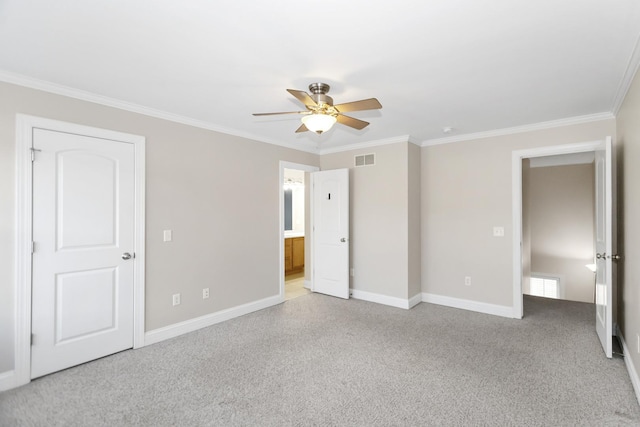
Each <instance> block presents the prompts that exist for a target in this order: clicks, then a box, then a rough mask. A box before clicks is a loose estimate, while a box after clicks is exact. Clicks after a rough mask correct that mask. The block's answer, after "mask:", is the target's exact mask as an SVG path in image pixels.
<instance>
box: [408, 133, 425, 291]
mask: <svg viewBox="0 0 640 427" xmlns="http://www.w3.org/2000/svg"><path fill="white" fill-rule="evenodd" d="M408 149H409V152H408V180H409V183H408V186H409V188H408V207H407V209H408V215H409V222H408V226H409V229H408V230H407V232H408V234H409V260H408V261H409V289H408V295H407V297H408V298H412V297H414V296H416V295H420V294H421V293H422V248H421V246H422V242H421V241H420V239H421V236H422V221H421V217H420V212H421V205H422V198H421V194H420V173H421V168H420V161H421V155H420V151H421V148H419V147H418V146H416V145H414V144H409V145H408Z"/></svg>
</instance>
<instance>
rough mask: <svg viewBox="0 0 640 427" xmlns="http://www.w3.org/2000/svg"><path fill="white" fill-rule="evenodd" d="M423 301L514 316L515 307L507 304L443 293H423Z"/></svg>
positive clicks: (496, 314)
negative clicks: (449, 295) (461, 297)
mask: <svg viewBox="0 0 640 427" xmlns="http://www.w3.org/2000/svg"><path fill="white" fill-rule="evenodd" d="M422 302H428V303H431V304H437V305H444V306H446V307H453V308H461V309H463V310H469V311H477V312H478V313H485V314H493V315H495V316H501V317H509V318H514V317H515V316H514V314H513V312H514V310H513V307H509V306H505V305H496V304H487V303H486V302H478V301H471V300H466V299H460V298H452V297H446V296H442V295H435V294H430V293H427V292H423V293H422Z"/></svg>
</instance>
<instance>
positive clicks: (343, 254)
mask: <svg viewBox="0 0 640 427" xmlns="http://www.w3.org/2000/svg"><path fill="white" fill-rule="evenodd" d="M311 179H312V184H313V190H312V191H313V196H312V197H313V239H312V240H313V243H312V244H313V249H312V251H313V262H312V266H313V291H314V292H320V293H323V294H327V295H332V296H336V297H340V298H346V299H348V298H349V170H348V169H335V170H327V171H320V172H313V173H312V174H311Z"/></svg>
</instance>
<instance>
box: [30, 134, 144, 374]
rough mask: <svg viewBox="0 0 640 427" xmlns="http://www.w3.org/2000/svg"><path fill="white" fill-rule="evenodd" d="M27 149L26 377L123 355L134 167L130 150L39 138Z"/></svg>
mask: <svg viewBox="0 0 640 427" xmlns="http://www.w3.org/2000/svg"><path fill="white" fill-rule="evenodd" d="M33 148H34V152H35V160H34V164H33V241H34V252H33V264H32V265H33V275H32V325H31V328H32V329H31V330H32V334H33V335H32V347H31V377H32V378H36V377H39V376H42V375H45V374H48V373H51V372H55V371H58V370H61V369H65V368H68V367H70V366H74V365H77V364H80V363H84V362H87V361H89V360H93V359H96V358H99V357H103V356H106V355H109V354H112V353H115V352H118V351H121V350H125V349H128V348H131V347H132V346H133V290H134V289H133V283H134V276H133V275H134V269H133V263H134V256H135V254H133V249H134V209H135V207H134V196H135V190H134V183H135V176H134V172H135V171H134V167H135V165H134V160H135V159H134V145H133V144H130V143H125V142H119V141H111V140H105V139H100V138H96V137H92V136H84V135H78V134H72V133H65V132H60V131H53V130H47V129H34V130H33ZM127 254H130V255H131V258H128V259H127Z"/></svg>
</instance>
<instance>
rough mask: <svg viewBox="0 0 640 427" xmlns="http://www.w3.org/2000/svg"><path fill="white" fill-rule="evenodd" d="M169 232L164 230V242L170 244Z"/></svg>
mask: <svg viewBox="0 0 640 427" xmlns="http://www.w3.org/2000/svg"><path fill="white" fill-rule="evenodd" d="M171 238H172V236H171V230H164V241H165V242H170V241H171Z"/></svg>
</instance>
